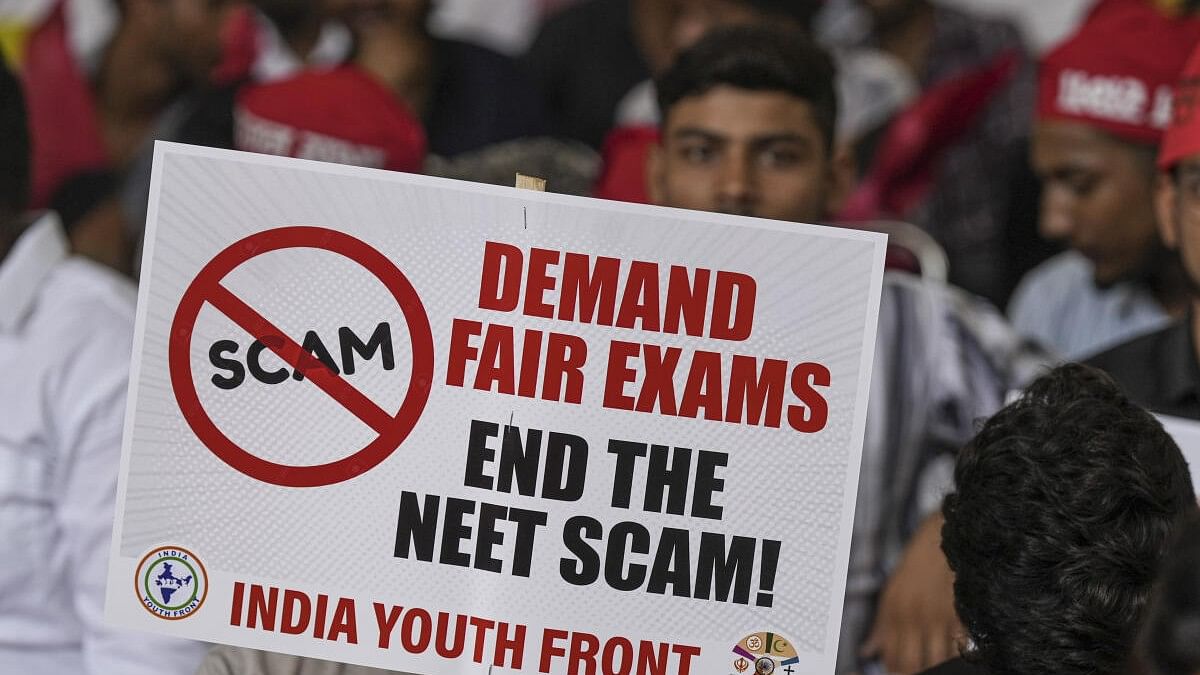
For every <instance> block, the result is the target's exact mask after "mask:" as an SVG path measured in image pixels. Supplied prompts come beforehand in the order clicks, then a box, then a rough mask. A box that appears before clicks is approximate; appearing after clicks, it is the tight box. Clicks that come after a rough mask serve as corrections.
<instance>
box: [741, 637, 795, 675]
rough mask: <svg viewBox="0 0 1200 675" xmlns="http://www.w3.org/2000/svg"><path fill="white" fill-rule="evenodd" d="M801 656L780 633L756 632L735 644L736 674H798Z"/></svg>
mask: <svg viewBox="0 0 1200 675" xmlns="http://www.w3.org/2000/svg"><path fill="white" fill-rule="evenodd" d="M799 662H800V657H799V656H798V655H797V654H796V648H795V647H793V646H792V641H791V640H788V639H787V638H785V637H783V636H782V635H780V634H779V633H769V632H768V633H754V634H752V635H747V636H746V637H744V638H742V639H741V640H739V641H738V643H737V644H736V645H734V646H733V672H734V674H735V675H798V673H799V671H798V670H797V669H796V664H797V663H799Z"/></svg>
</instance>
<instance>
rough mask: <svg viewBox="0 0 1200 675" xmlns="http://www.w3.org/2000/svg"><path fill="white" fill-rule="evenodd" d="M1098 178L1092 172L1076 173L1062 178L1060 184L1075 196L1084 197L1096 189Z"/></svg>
mask: <svg viewBox="0 0 1200 675" xmlns="http://www.w3.org/2000/svg"><path fill="white" fill-rule="evenodd" d="M1099 183H1100V178H1099V177H1098V176H1095V175H1093V174H1077V175H1072V176H1068V177H1066V178H1064V179H1063V181H1062V184H1063V186H1064V187H1066V188H1067V189H1068V190H1070V191H1071V193H1072V194H1074V195H1075V196H1076V197H1086V196H1088V195H1089V194H1091V193H1092V190H1095V189H1096V186H1097V185H1098V184H1099Z"/></svg>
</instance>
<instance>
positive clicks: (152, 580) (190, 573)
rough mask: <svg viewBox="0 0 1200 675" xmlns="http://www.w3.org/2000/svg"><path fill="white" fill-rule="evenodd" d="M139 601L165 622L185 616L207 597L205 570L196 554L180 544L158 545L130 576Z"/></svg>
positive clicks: (191, 612) (206, 575)
mask: <svg viewBox="0 0 1200 675" xmlns="http://www.w3.org/2000/svg"><path fill="white" fill-rule="evenodd" d="M133 587H134V591H135V592H136V593H137V595H138V598H139V600H141V604H142V606H143V607H145V608H146V611H148V612H150V613H151V614H153V615H154V616H157V617H158V618H160V619H166V620H168V621H175V620H178V619H185V618H187V617H189V616H191V615H192V614H194V613H195V612H196V610H198V609H200V606H201V605H203V604H204V599H205V598H206V597H207V596H208V572H206V571H205V569H204V564H203V563H201V562H200V559H199V558H197V557H196V554H194V553H192V552H191V551H189V550H187V549H185V548H182V547H179V546H160V547H159V548H156V549H154V550H153V551H150V552H149V553H147V554H146V555H145V557H143V558H142V562H141V563H139V564H138V568H137V572H136V573H135V575H134V579H133Z"/></svg>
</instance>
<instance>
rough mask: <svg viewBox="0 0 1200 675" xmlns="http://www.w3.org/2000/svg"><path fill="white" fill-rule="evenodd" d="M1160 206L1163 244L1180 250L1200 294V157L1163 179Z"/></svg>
mask: <svg viewBox="0 0 1200 675" xmlns="http://www.w3.org/2000/svg"><path fill="white" fill-rule="evenodd" d="M1156 206H1157V208H1158V215H1159V232H1160V233H1161V236H1162V240H1163V243H1164V244H1166V246H1167V248H1169V249H1172V250H1175V251H1178V253H1179V260H1180V261H1181V262H1182V264H1183V269H1184V272H1185V273H1186V274H1187V278H1188V279H1189V281H1190V282H1191V289H1192V293H1193V294H1200V155H1193V156H1191V157H1188V158H1186V159H1184V160H1182V161H1180V162H1179V164H1178V165H1176V167H1175V170H1174V172H1172V173H1171V174H1163V175H1161V176H1160V177H1159V182H1158V194H1157V199H1156Z"/></svg>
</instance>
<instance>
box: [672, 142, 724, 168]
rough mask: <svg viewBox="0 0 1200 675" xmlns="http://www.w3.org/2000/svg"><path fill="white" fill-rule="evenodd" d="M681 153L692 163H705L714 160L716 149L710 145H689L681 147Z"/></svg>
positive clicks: (685, 159)
mask: <svg viewBox="0 0 1200 675" xmlns="http://www.w3.org/2000/svg"><path fill="white" fill-rule="evenodd" d="M679 154H680V155H682V156H683V159H684V161H686V162H688V163H690V164H704V163H707V162H710V161H712V159H713V157H715V156H716V154H717V153H716V150H715V149H714V148H713V147H711V146H708V145H688V146H684V147H683V148H682V149H680V151H679Z"/></svg>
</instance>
